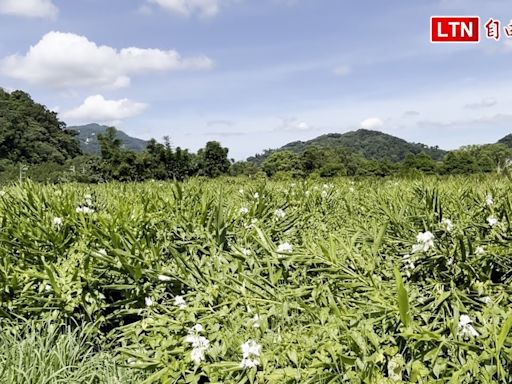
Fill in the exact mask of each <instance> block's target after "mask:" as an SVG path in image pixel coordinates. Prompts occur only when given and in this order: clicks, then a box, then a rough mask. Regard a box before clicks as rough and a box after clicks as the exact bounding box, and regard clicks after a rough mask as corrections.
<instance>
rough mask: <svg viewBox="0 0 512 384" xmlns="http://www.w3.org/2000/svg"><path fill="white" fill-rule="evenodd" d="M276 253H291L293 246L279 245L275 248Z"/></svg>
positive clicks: (288, 244)
mask: <svg viewBox="0 0 512 384" xmlns="http://www.w3.org/2000/svg"><path fill="white" fill-rule="evenodd" d="M277 252H278V253H292V252H293V245H291V244H290V243H282V244H279V246H278V247H277Z"/></svg>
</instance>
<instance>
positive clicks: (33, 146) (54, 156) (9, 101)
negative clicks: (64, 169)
mask: <svg viewBox="0 0 512 384" xmlns="http://www.w3.org/2000/svg"><path fill="white" fill-rule="evenodd" d="M65 127H66V125H65V124H64V123H62V122H60V121H59V120H58V119H57V113H55V112H52V111H49V110H48V109H47V108H46V107H45V106H43V105H41V104H37V103H34V101H32V99H31V98H30V96H29V95H28V94H26V93H24V92H22V91H14V92H12V93H7V92H5V91H4V90H2V88H0V170H1V168H2V167H5V166H7V165H9V164H13V163H27V164H40V163H44V162H50V163H58V164H63V163H64V162H65V161H66V160H67V159H70V158H73V157H76V156H78V155H80V153H81V152H80V147H79V145H78V143H77V142H76V140H75V138H74V133H73V132H72V131H69V130H66V129H65Z"/></svg>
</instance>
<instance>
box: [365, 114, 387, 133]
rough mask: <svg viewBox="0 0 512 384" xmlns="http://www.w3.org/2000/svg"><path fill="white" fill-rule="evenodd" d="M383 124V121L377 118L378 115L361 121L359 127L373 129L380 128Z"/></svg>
mask: <svg viewBox="0 0 512 384" xmlns="http://www.w3.org/2000/svg"><path fill="white" fill-rule="evenodd" d="M383 126H384V122H383V121H382V120H381V119H379V118H378V117H370V118H368V119H366V120H363V121H362V122H361V128H363V129H371V130H375V129H379V128H382V127H383Z"/></svg>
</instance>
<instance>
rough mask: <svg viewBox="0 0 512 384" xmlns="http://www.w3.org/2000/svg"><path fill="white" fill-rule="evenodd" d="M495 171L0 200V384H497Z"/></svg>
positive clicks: (504, 343) (506, 190) (500, 313)
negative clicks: (486, 174) (483, 173)
mask: <svg viewBox="0 0 512 384" xmlns="http://www.w3.org/2000/svg"><path fill="white" fill-rule="evenodd" d="M511 201H512V188H511V184H510V181H509V180H508V179H506V178H500V177H498V176H481V177H477V176H475V177H451V178H442V179H438V178H434V177H425V178H422V179H418V180H400V179H396V180H394V179H390V180H380V179H363V180H355V181H351V180H349V179H347V178H339V179H334V180H329V181H327V182H326V181H322V180H308V181H300V180H296V181H295V180H289V181H266V180H258V179H245V178H221V179H215V180H206V179H199V178H194V179H190V180H189V181H186V182H184V183H171V182H165V183H160V182H147V183H141V184H120V183H119V184H118V183H109V184H102V185H81V184H62V185H49V186H44V185H39V184H32V183H30V182H27V183H24V184H23V185H21V186H10V187H3V189H1V188H0V317H1V320H0V324H1V325H0V347H1V348H0V383H48V384H49V383H143V382H144V383H207V382H211V383H276V384H277V383H311V384H312V383H360V382H361V383H394V382H412V383H432V382H439V383H448V382H450V383H491V382H503V383H509V382H511V378H510V371H511V370H512V333H511V332H509V331H510V328H511V327H512V305H511V304H512V303H511V301H512V286H511V282H512V248H511V246H510V244H511V239H512V230H511V220H512V205H511Z"/></svg>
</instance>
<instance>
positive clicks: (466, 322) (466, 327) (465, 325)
mask: <svg viewBox="0 0 512 384" xmlns="http://www.w3.org/2000/svg"><path fill="white" fill-rule="evenodd" d="M472 323H473V320H471V318H470V317H469V316H468V315H461V316H460V319H459V335H460V336H462V337H463V338H468V337H478V336H479V334H478V332H477V331H476V329H475V328H474V327H473V325H472Z"/></svg>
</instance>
